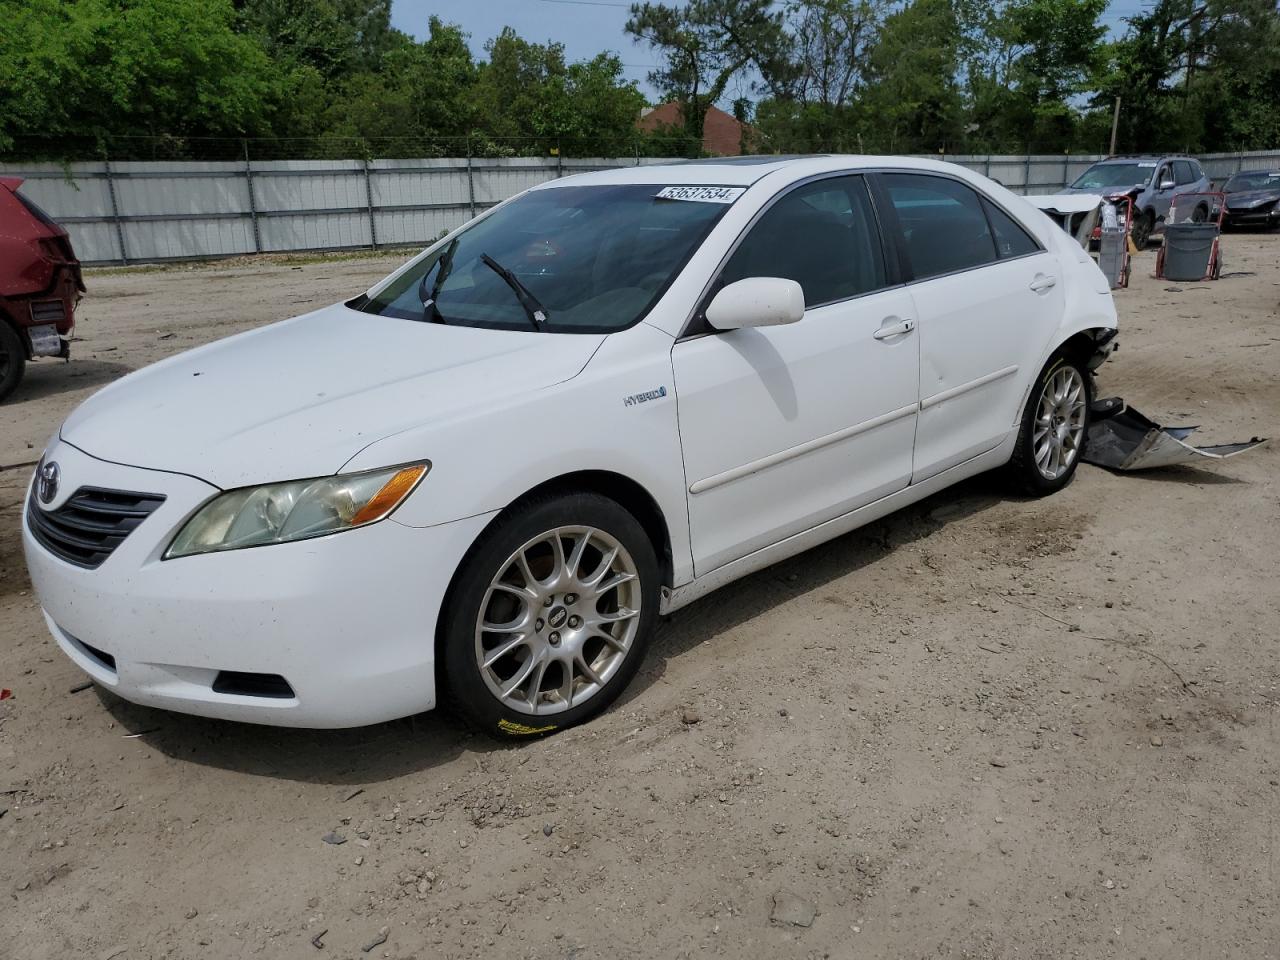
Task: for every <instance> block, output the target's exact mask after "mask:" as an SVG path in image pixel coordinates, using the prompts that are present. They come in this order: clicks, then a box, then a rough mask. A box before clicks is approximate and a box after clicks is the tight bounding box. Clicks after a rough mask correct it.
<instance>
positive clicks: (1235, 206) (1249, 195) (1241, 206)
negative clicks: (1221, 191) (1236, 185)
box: [1227, 189, 1280, 210]
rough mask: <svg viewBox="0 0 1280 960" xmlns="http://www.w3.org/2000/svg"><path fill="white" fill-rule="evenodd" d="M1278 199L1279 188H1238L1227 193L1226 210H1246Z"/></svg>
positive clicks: (1279, 197)
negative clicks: (1233, 191)
mask: <svg viewBox="0 0 1280 960" xmlns="http://www.w3.org/2000/svg"><path fill="white" fill-rule="evenodd" d="M1277 199H1280V190H1275V189H1270V190H1240V191H1237V192H1236V193H1228V194H1227V209H1228V210H1248V209H1249V208H1250V207H1256V206H1258V205H1259V204H1262V203H1267V202H1269V201H1271V200H1277Z"/></svg>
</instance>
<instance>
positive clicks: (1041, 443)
mask: <svg viewBox="0 0 1280 960" xmlns="http://www.w3.org/2000/svg"><path fill="white" fill-rule="evenodd" d="M1087 401H1088V392H1087V391H1086V389H1085V383H1084V377H1083V376H1082V375H1081V373H1080V371H1079V370H1077V369H1076V368H1075V367H1072V366H1062V367H1059V368H1058V369H1057V370H1055V371H1054V372H1053V373H1052V374H1050V376H1049V379H1048V380H1046V381H1045V384H1044V387H1043V388H1042V389H1041V391H1040V403H1039V406H1038V407H1037V409H1036V422H1035V427H1034V429H1033V430H1032V434H1031V446H1032V449H1033V450H1034V452H1035V460H1036V468H1037V469H1038V470H1039V471H1040V475H1041V476H1043V477H1044V478H1045V479H1046V480H1057V479H1058V478H1059V477H1061V476H1062V475H1063V474H1065V473H1066V472H1067V471H1068V470H1070V469H1071V465H1072V464H1073V463H1075V460H1076V457H1078V456H1079V455H1080V448H1081V447H1082V446H1083V445H1084V427H1085V404H1086V403H1087Z"/></svg>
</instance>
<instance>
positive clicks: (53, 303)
mask: <svg viewBox="0 0 1280 960" xmlns="http://www.w3.org/2000/svg"><path fill="white" fill-rule="evenodd" d="M31 319H32V320H34V321H35V322H36V323H61V322H62V321H63V320H65V319H67V308H66V305H65V304H63V302H62V301H61V300H33V301H32V303H31Z"/></svg>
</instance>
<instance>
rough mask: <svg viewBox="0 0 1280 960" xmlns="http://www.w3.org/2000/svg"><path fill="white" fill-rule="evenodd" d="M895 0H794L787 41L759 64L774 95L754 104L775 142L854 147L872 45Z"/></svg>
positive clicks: (781, 146) (791, 146)
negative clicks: (859, 107) (891, 2)
mask: <svg viewBox="0 0 1280 960" xmlns="http://www.w3.org/2000/svg"><path fill="white" fill-rule="evenodd" d="M890 6H891V4H890V0H792V2H791V3H790V4H788V6H787V8H786V18H785V26H786V34H787V38H786V41H785V43H784V44H783V45H782V46H781V49H780V52H779V55H778V56H777V57H775V58H774V59H773V60H772V61H771V62H768V63H765V64H764V65H763V66H762V70H763V73H764V82H765V86H766V89H767V90H768V91H769V93H770V96H769V98H768V99H766V100H765V101H764V102H763V103H761V104H760V107H759V109H758V110H757V123H758V125H759V127H760V130H761V133H762V135H763V137H764V138H765V142H766V143H767V144H768V145H769V146H771V147H773V148H774V149H777V150H783V151H790V150H850V149H856V143H857V138H858V136H859V134H860V132H861V131H860V127H861V124H862V122H863V119H864V117H863V111H861V110H860V109H858V104H859V100H860V98H861V96H862V93H863V91H864V90H865V88H866V86H867V82H868V61H869V52H870V50H871V48H872V46H873V45H874V44H875V42H876V40H877V39H878V37H879V32H880V28H881V25H882V24H883V21H884V18H885V16H886V14H887V12H888V10H889V8H890Z"/></svg>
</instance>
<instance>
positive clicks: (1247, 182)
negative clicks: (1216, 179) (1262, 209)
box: [1222, 170, 1280, 193]
mask: <svg viewBox="0 0 1280 960" xmlns="http://www.w3.org/2000/svg"><path fill="white" fill-rule="evenodd" d="M1242 190H1280V170H1249V171H1247V172H1245V173H1237V174H1236V175H1235V176H1234V177H1232V178H1231V179H1230V180H1228V181H1227V182H1226V183H1224V184H1223V185H1222V192H1223V193H1239V192H1240V191H1242Z"/></svg>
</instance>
